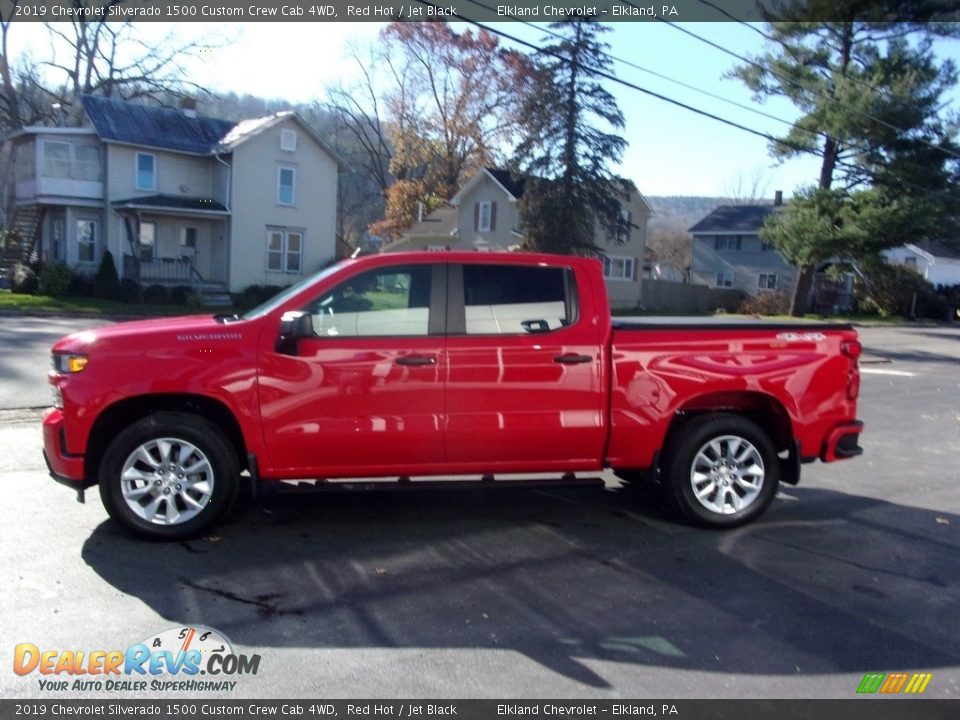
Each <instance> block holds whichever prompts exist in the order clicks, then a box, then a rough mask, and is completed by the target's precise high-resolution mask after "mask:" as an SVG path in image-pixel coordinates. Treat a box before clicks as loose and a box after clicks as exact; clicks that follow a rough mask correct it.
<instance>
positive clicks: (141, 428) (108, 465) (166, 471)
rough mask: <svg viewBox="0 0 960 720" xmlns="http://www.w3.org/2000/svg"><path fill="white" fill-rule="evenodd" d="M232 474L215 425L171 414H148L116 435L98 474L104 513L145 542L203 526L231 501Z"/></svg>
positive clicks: (180, 536)
mask: <svg viewBox="0 0 960 720" xmlns="http://www.w3.org/2000/svg"><path fill="white" fill-rule="evenodd" d="M164 451H165V452H166V458H164V457H163V455H164ZM174 455H176V457H174ZM125 468H126V473H127V477H126V479H125V478H124V477H123V474H124V471H125ZM182 471H185V472H182ZM239 476H240V468H239V463H238V461H237V455H236V452H235V451H234V449H233V447H232V446H231V445H230V442H229V441H228V440H227V438H226V437H225V436H224V434H223V433H222V432H221V431H220V429H219V428H217V426H216V425H214V424H213V423H211V422H209V421H208V420H206V419H204V418H201V417H198V416H196V415H190V414H187V413H176V412H160V413H155V414H153V415H150V416H148V417H145V418H143V419H142V420H139V421H138V422H136V423H134V424H133V425H131V426H130V427H128V428H127V429H125V430H124V431H123V432H121V433H120V434H119V435H117V437H116V438H114V440H113V441H112V442H111V443H110V445H109V446H108V447H107V451H106V452H105V453H104V455H103V460H102V461H101V463H100V468H99V470H98V474H97V477H98V480H99V483H100V499H101V500H102V501H103V505H104V507H105V508H106V509H107V512H108V513H109V515H110V517H111V518H113V519H114V520H115V521H116V522H118V523H119V524H120V525H122V526H123V527H124V528H125V529H126V530H128V531H130V532H131V533H133V534H134V535H137V536H139V537H143V538H148V539H151V540H185V539H187V538H191V537H196V536H197V535H198V534H200V533H201V532H203V531H204V530H206V529H207V528H209V527H210V526H211V525H212V524H213V523H215V522H216V521H217V520H219V519H220V518H221V517H222V516H223V514H224V513H226V512H227V510H229V509H230V506H231V505H232V504H233V501H234V499H235V498H236V496H237V489H238V486H239ZM125 493H126V495H125ZM151 511H152V515H151ZM151 517H152V519H151Z"/></svg>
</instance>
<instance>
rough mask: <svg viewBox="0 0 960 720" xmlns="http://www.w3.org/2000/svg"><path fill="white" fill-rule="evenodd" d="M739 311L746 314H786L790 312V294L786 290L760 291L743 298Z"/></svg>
mask: <svg viewBox="0 0 960 720" xmlns="http://www.w3.org/2000/svg"><path fill="white" fill-rule="evenodd" d="M737 311H738V312H741V313H744V314H745V315H786V314H787V313H788V312H790V296H789V295H787V294H786V293H784V292H769V291H765V292H759V293H757V294H756V295H754V296H752V297H748V298H746V299H745V300H743V302H741V303H740V307H739V308H738V309H737Z"/></svg>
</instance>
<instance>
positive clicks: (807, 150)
mask: <svg viewBox="0 0 960 720" xmlns="http://www.w3.org/2000/svg"><path fill="white" fill-rule="evenodd" d="M416 1H417V2H418V3H420V4H421V5H429V6H432V7H438V6H437V5H435V4H434V3H433V2H430V0H416ZM470 1H471V2H473V1H474V0H470ZM474 4H480V3H474ZM628 4H629V3H628ZM459 18H460V19H461V20H463V21H464V22H466V23H469V24H471V25H474V26H476V27H478V28H480V29H481V30H485V31H487V32H489V33H492V34H494V35H498V36H500V37H502V38H505V39H507V40H510V41H511V42H514V43H517V44H519V45H523V46H524V47H527V48H530V49H532V50H534V51H536V52H537V53H540V54H543V55H549V56H551V57H554V58H556V59H558V60H560V61H561V62H565V63H568V64H569V63H570V62H571V61H570V59H569V58H567V57H565V56H563V55H561V54H560V53H556V52H553V51H551V50H548V49H546V48H541V47H539V46H538V45H536V44H534V43H531V42H528V41H526V40H523V39H521V38H518V37H516V36H515V35H511V34H510V33H507V32H504V31H502V30H497V29H495V28H493V27H490V26H489V25H486V24H484V23H482V22H480V21H478V20H473V19H471V18H468V17H466V16H464V15H462V14H460V15H459ZM561 37H562V36H561ZM605 55H606V53H605ZM607 57H609V56H607ZM585 70H586V71H587V72H589V73H590V74H591V75H594V76H596V77H599V78H603V79H605V80H609V81H610V82H613V83H616V84H618V85H622V86H624V87H627V88H630V89H632V90H636V91H638V92H641V93H644V94H645V95H649V96H651V97H654V98H656V99H658V100H662V101H664V102H667V103H670V104H671V105H676V106H677V107H680V108H683V109H684V110H689V111H690V112H693V113H696V114H697V115H702V116H704V117H707V118H710V119H711V120H715V121H717V122H720V123H723V124H724V125H728V126H730V127H734V128H736V129H738V130H742V131H744V132H747V133H750V134H751V135H756V136H758V137H762V138H764V139H765V140H767V141H769V142H772V143H776V144H779V145H783V146H786V147H788V148H790V149H792V150H795V151H797V152H799V153H806V154H810V155H813V156H815V157H821V154H820V153H819V152H818V151H817V150H814V149H811V148H809V147H805V146H803V145H799V144H797V143H793V142H790V141H789V140H786V139H784V138H777V137H774V136H773V135H770V134H768V133H765V132H763V131H761V130H757V129H755V128H751V127H747V126H746V125H742V124H740V123H738V122H735V121H733V120H729V119H727V118H724V117H721V116H719V115H715V114H713V113H710V112H707V111H706V110H701V109H699V108H696V107H693V106H691V105H688V104H686V103H683V102H680V101H679V100H675V99H673V98H670V97H668V96H666V95H662V94H661V93H657V92H654V91H653V90H649V89H647V88H644V87H642V86H640V85H637V84H636V83H632V82H629V81H627V80H623V79H621V78H618V77H617V76H615V75H612V74H610V73H607V72H604V71H602V70H597V69H593V68H590V69H586V68H585ZM801 130H803V131H804V132H808V133H812V131H809V130H805V129H803V128H801ZM928 144H930V143H928ZM933 147H936V146H933ZM850 149H852V150H860V151H861V152H862V151H863V149H862V148H857V147H855V146H851V147H850ZM938 149H941V150H942V148H938ZM836 164H837V165H840V166H842V167H846V168H851V169H855V170H857V171H858V172H860V173H861V174H863V175H864V176H866V177H868V178H870V179H871V180H873V181H877V180H880V179H882V177H881V176H880V175H877V174H876V173H873V172H871V171H870V170H868V169H866V168H860V167H857V166H855V165H851V164H849V163H846V162H844V161H843V160H841V159H840V158H838V159H837V160H836ZM892 177H893V178H894V179H896V180H897V181H898V182H900V183H901V184H902V185H903V186H904V187H913V188H916V189H917V190H921V191H923V192H925V193H930V188H927V187H923V186H920V185H917V184H915V183H911V182H908V181H907V180H904V179H903V178H901V177H898V176H892ZM930 196H932V193H931V194H930ZM918 199H919V198H918Z"/></svg>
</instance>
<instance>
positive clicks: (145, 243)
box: [140, 222, 157, 263]
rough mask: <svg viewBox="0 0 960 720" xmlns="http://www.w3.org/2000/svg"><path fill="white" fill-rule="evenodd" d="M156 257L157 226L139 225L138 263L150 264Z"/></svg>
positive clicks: (150, 223)
mask: <svg viewBox="0 0 960 720" xmlns="http://www.w3.org/2000/svg"><path fill="white" fill-rule="evenodd" d="M156 256H157V224H156V223H152V222H143V223H140V262H145V263H152V262H153V259H154V258H155V257H156Z"/></svg>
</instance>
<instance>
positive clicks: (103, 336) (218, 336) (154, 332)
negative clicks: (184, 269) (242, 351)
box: [53, 315, 249, 352]
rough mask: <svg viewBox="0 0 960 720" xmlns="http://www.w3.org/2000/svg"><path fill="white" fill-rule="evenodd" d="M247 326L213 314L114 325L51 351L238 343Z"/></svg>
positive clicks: (85, 333) (69, 337)
mask: <svg viewBox="0 0 960 720" xmlns="http://www.w3.org/2000/svg"><path fill="white" fill-rule="evenodd" d="M247 325H249V323H247V322H244V321H234V322H227V323H224V322H218V321H217V320H215V319H214V316H213V315H188V316H183V317H167V318H157V319H155V320H134V321H130V322H118V323H114V324H112V325H104V326H102V327H98V328H96V329H94V330H84V331H82V332H77V333H73V334H72V335H67V336H66V337H64V338H61V339H60V340H58V341H57V342H56V343H55V344H54V346H53V351H54V352H83V351H85V350H86V349H89V348H91V347H96V346H102V345H110V344H113V343H114V342H116V341H119V342H123V343H125V344H129V343H136V342H140V341H145V340H147V339H148V338H149V339H151V340H156V341H160V342H162V343H163V344H164V345H166V346H170V345H172V344H173V343H177V342H190V341H201V342H202V341H204V340H235V339H237V340H238V339H240V338H241V334H240V332H239V329H240V326H247Z"/></svg>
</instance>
